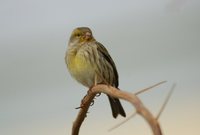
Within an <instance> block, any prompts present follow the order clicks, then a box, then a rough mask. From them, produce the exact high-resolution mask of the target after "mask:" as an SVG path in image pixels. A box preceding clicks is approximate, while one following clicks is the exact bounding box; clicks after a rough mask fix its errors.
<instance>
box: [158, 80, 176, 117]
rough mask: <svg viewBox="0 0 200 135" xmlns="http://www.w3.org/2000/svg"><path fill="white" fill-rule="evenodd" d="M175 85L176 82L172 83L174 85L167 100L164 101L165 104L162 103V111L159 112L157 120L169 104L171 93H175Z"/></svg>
mask: <svg viewBox="0 0 200 135" xmlns="http://www.w3.org/2000/svg"><path fill="white" fill-rule="evenodd" d="M175 87H176V84H175V83H174V84H173V85H172V87H171V89H170V91H169V93H168V94H167V97H166V99H165V102H164V103H163V105H162V107H161V109H160V111H159V113H158V115H157V117H156V119H157V120H158V119H159V117H160V115H161V114H162V112H163V110H164V109H165V107H166V105H167V103H168V101H169V99H170V97H171V95H172V93H173V91H174V89H175Z"/></svg>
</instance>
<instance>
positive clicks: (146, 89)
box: [135, 81, 167, 95]
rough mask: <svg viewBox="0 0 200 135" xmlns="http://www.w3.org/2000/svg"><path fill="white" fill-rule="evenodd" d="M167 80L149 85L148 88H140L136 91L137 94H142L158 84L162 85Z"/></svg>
mask: <svg viewBox="0 0 200 135" xmlns="http://www.w3.org/2000/svg"><path fill="white" fill-rule="evenodd" d="M166 82H167V81H162V82H159V83H157V84H154V85H152V86H150V87H147V88H145V89H142V90H139V91H138V92H136V93H135V95H139V94H141V93H143V92H146V91H148V90H150V89H152V88H154V87H156V86H158V85H161V84H163V83H166Z"/></svg>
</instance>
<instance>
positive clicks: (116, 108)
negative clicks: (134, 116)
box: [108, 96, 126, 118]
mask: <svg viewBox="0 0 200 135" xmlns="http://www.w3.org/2000/svg"><path fill="white" fill-rule="evenodd" d="M108 99H109V101H110V106H111V109H112V115H113V117H114V118H117V116H118V114H120V115H121V116H123V117H126V113H125V111H124V109H123V107H122V105H121V103H120V101H119V99H118V98H112V97H110V96H108Z"/></svg>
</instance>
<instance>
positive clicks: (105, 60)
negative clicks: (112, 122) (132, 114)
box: [65, 27, 126, 118]
mask: <svg viewBox="0 0 200 135" xmlns="http://www.w3.org/2000/svg"><path fill="white" fill-rule="evenodd" d="M65 61H66V64H67V67H68V70H69V72H70V74H71V75H72V77H74V78H75V79H76V80H77V81H78V82H80V83H81V84H83V85H84V86H86V87H88V88H90V87H92V86H93V85H95V83H103V84H109V85H112V86H114V87H116V88H117V87H118V73H117V69H116V66H115V63H114V61H113V60H112V58H111V56H110V55H109V53H108V51H107V50H106V48H105V47H104V46H103V45H102V44H101V43H99V42H97V41H96V40H95V39H94V37H93V35H92V31H91V30H90V29H89V28H87V27H79V28H76V29H75V30H74V31H73V32H72V34H71V37H70V40H69V43H68V49H67V52H66V56H65ZM108 98H109V101H110V105H111V108H112V114H113V117H114V118H116V117H117V116H118V114H120V115H122V116H124V117H125V116H126V114H125V112H124V110H123V108H122V105H121V103H120V101H119V99H117V98H112V97H110V96H108Z"/></svg>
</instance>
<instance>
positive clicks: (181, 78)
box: [0, 0, 200, 135]
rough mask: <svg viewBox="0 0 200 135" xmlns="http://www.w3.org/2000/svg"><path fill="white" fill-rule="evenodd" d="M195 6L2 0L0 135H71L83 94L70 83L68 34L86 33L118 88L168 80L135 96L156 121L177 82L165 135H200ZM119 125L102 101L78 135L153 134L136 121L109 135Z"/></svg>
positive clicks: (184, 1)
mask: <svg viewBox="0 0 200 135" xmlns="http://www.w3.org/2000/svg"><path fill="white" fill-rule="evenodd" d="M199 7H200V1H199V0H162V1H161V0H124V1H120V0H101V1H94V0H84V1H81V0H79V1H78V0H77V1H76V0H73V1H72V0H54V1H53V0H0V134H1V135H69V134H71V127H72V123H73V121H74V119H75V118H76V115H77V113H78V110H76V109H75V107H78V106H79V103H80V101H81V99H82V97H83V96H84V95H85V94H86V91H87V89H86V88H85V87H83V86H82V85H80V84H78V83H77V82H76V81H75V80H73V79H72V78H71V76H70V75H69V73H68V71H67V69H66V65H65V62H64V55H65V51H66V48H67V42H68V39H69V36H70V34H71V31H72V30H73V29H74V28H75V27H79V26H88V27H90V28H91V29H92V30H93V34H94V36H95V38H96V39H97V40H98V41H99V42H101V43H102V44H104V46H105V47H106V48H107V49H108V51H109V52H110V54H111V56H112V58H113V59H114V61H115V63H116V65H117V69H118V72H119V77H120V78H119V82H120V88H121V89H123V90H126V91H130V92H136V91H137V90H139V89H142V88H145V87H148V86H150V85H152V84H155V83H157V82H160V81H163V80H167V81H168V82H167V83H166V84H163V85H161V86H159V87H157V88H155V89H154V90H152V91H149V92H146V93H144V94H142V95H140V96H139V97H140V98H141V100H142V101H143V102H144V104H145V105H146V106H147V107H148V108H149V110H151V112H152V113H153V114H154V115H156V114H157V113H158V111H159V108H160V106H161V105H162V103H163V101H164V98H165V97H166V95H167V92H168V91H169V89H170V87H171V85H172V84H173V83H174V82H175V83H177V87H176V89H175V92H174V93H173V95H172V97H171V99H170V101H169V103H168V105H167V107H166V109H165V111H164V112H163V114H162V115H161V118H160V119H159V121H160V124H161V127H162V129H163V133H164V134H165V135H180V134H181V135H188V134H192V135H199V133H200V129H199V125H200V14H199V13H200V8H199ZM122 103H123V106H124V108H125V110H126V112H127V114H128V115H129V114H131V113H132V112H133V111H134V109H133V108H132V106H130V105H129V104H128V103H125V102H124V101H122ZM121 120H122V118H121V117H119V118H118V119H117V120H115V119H113V118H112V115H111V110H110V106H109V103H108V100H107V97H106V96H105V95H103V94H102V95H101V96H100V97H98V98H97V99H96V100H95V104H94V106H92V107H91V108H90V110H89V114H88V117H87V118H86V120H85V122H84V124H83V126H82V128H81V134H82V135H84V134H85V135H93V134H95V135H102V134H104V135H121V134H137V135H144V134H149V135H150V134H151V130H150V128H149V126H148V125H147V124H146V122H145V121H144V120H143V118H141V117H140V116H136V117H135V118H133V119H131V120H130V121H128V122H127V123H126V124H124V125H122V126H121V127H120V128H118V129H116V130H114V131H112V132H107V130H108V129H109V128H111V127H112V126H113V125H115V124H117V123H118V122H120V121H121Z"/></svg>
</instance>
